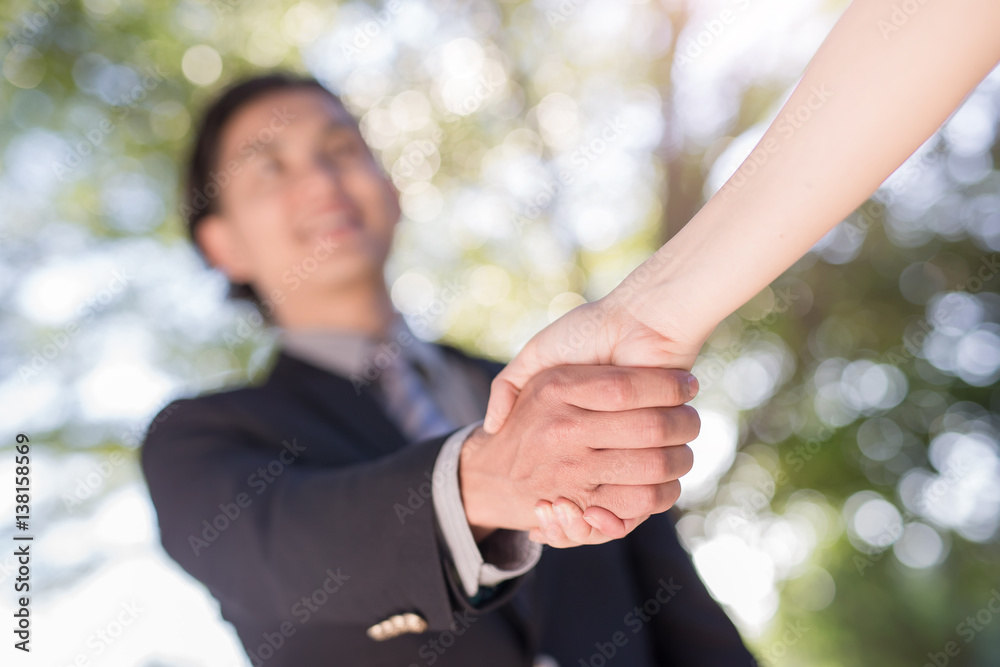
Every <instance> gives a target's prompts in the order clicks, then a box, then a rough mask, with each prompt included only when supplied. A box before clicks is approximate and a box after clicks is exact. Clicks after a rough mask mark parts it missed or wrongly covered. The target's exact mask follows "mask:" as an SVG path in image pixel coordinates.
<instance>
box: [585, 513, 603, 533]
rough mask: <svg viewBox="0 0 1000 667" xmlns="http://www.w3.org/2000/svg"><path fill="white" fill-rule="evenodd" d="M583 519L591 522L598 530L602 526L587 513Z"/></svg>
mask: <svg viewBox="0 0 1000 667" xmlns="http://www.w3.org/2000/svg"><path fill="white" fill-rule="evenodd" d="M583 520H584V521H586V522H587V523H589V524H590V525H591V526H592V527H593V528H596V529H597V530H600V529H601V527H600V526H599V525H598V523H597V521H595V520H594V519H592V518H590V517H589V516H587V515H586V514H584V515H583Z"/></svg>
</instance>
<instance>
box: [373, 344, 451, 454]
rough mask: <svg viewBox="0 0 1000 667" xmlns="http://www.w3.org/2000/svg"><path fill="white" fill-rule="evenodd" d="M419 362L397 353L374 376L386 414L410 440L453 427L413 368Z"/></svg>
mask: <svg viewBox="0 0 1000 667" xmlns="http://www.w3.org/2000/svg"><path fill="white" fill-rule="evenodd" d="M418 363H419V362H417V361H415V360H411V359H409V357H408V355H407V354H405V353H404V354H401V355H399V356H398V357H396V358H395V359H393V360H392V363H390V364H389V365H388V366H386V367H385V369H384V370H383V371H382V375H381V376H380V377H379V379H378V384H379V389H380V390H381V392H382V396H383V398H384V399H385V409H386V412H388V413H389V417H390V418H391V419H392V420H393V421H394V422H395V423H396V425H397V426H398V427H399V428H400V430H401V431H402V432H403V433H404V434H405V435H406V437H407V438H409V439H410V441H411V442H419V441H421V440H427V439H428V438H433V437H434V436H437V435H444V434H445V433H448V432H449V431H453V430H455V428H457V427H456V425H454V424H452V423H451V422H450V421H449V420H448V418H447V417H445V415H444V413H443V412H442V411H441V409H440V408H439V407H438V406H437V404H436V403H435V402H434V399H433V398H432V396H431V392H430V390H429V389H428V388H427V384H426V382H425V381H424V378H423V377H422V374H421V373H420V371H419V370H418V369H417V367H416V365H417V364H418Z"/></svg>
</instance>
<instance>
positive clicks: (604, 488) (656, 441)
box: [459, 300, 703, 547]
mask: <svg viewBox="0 0 1000 667" xmlns="http://www.w3.org/2000/svg"><path fill="white" fill-rule="evenodd" d="M582 327H587V328H588V330H589V331H590V333H591V335H590V336H587V337H586V338H583V339H582V340H583V341H584V342H583V343H582V344H578V345H573V346H567V344H566V341H567V339H569V338H570V337H571V336H572V335H573V333H574V332H578V331H579V330H580V329H581V328H582ZM578 340H581V339H578ZM702 340H703V339H699V340H693V341H685V340H683V339H680V338H679V337H676V336H670V335H664V334H662V333H660V332H659V331H657V330H654V329H653V328H651V327H650V326H647V325H645V324H642V323H640V322H638V321H636V320H635V318H634V317H632V316H631V314H630V313H629V311H628V310H627V309H625V308H624V307H622V306H621V304H620V302H616V301H613V300H612V301H603V302H594V303H591V304H585V305H584V306H581V307H580V308H577V309H575V310H573V311H571V312H570V313H568V314H567V315H566V316H564V317H563V318H561V319H560V320H557V321H556V322H554V323H553V324H552V325H550V326H549V327H547V328H546V329H544V330H543V331H542V332H540V333H539V334H538V335H536V336H535V337H534V338H533V339H532V340H531V341H529V343H528V344H527V345H526V346H525V348H524V349H523V350H522V352H521V353H520V354H519V355H518V357H517V358H516V359H515V360H514V361H513V362H511V364H509V365H508V366H507V368H506V369H505V370H504V371H503V372H502V373H501V374H500V375H499V376H498V377H497V379H496V380H495V381H494V383H493V386H492V392H491V396H490V409H489V412H488V414H487V418H486V422H485V424H484V426H483V427H480V428H478V429H476V430H475V431H474V432H473V433H472V434H471V435H470V436H469V438H468V439H467V440H466V442H465V445H464V446H463V448H462V454H461V459H460V465H459V484H460V487H461V492H462V499H463V504H464V505H465V510H466V517H467V519H468V521H469V525H470V527H471V528H472V533H473V536H474V538H475V539H476V541H477V542H478V541H480V540H482V539H483V538H484V537H486V536H487V535H489V534H490V533H491V532H493V531H494V530H496V529H499V528H506V529H511V530H528V531H530V533H529V537H530V539H532V540H533V541H536V542H543V543H547V544H549V545H551V546H554V547H571V546H577V545H582V544H600V543H603V542H607V541H609V540H612V539H618V538H621V537H624V536H625V535H627V534H628V533H629V532H631V531H632V530H633V529H634V528H635V527H636V526H638V525H639V524H641V523H642V522H643V521H645V520H646V519H647V518H648V517H649V516H651V515H652V514H657V513H660V512H664V511H666V510H668V509H669V508H670V507H672V506H673V504H674V503H675V502H676V500H677V498H678V496H679V495H680V488H681V487H680V482H679V481H678V479H679V478H680V477H681V476H683V475H684V474H686V473H687V472H688V471H690V470H691V467H692V464H693V453H692V451H691V448H690V447H689V446H688V444H687V443H689V442H690V441H691V440H693V439H694V438H695V437H697V435H698V431H699V429H700V425H701V423H700V419H699V417H698V414H697V412H696V411H695V410H694V408H692V407H691V406H689V405H686V403H687V402H688V401H689V400H691V399H692V398H693V397H694V396H695V395H696V394H697V391H698V383H697V380H695V379H694V377H693V376H692V375H691V374H690V373H689V372H688V371H687V369H689V368H690V367H691V365H692V363H693V360H694V357H695V355H696V354H697V351H698V349H700V347H701V342H702Z"/></svg>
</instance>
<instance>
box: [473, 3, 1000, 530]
mask: <svg viewBox="0 0 1000 667" xmlns="http://www.w3.org/2000/svg"><path fill="white" fill-rule="evenodd" d="M898 5H899V3H898V0H855V2H853V3H852V4H851V5H850V7H848V9H847V10H846V11H845V12H844V14H843V16H842V17H841V18H840V20H839V21H838V22H837V24H836V25H835V26H834V28H833V30H832V31H831V32H830V34H829V35H828V36H827V38H826V40H825V41H824V42H823V44H822V46H821V47H820V49H819V51H818V52H817V53H816V55H815V56H814V57H813V59H812V61H811V62H810V63H809V65H808V67H807V68H806V70H805V72H804V74H803V76H802V80H801V81H800V82H799V84H798V86H796V88H795V90H794V91H793V93H792V95H791V97H790V98H789V99H788V101H787V102H786V104H785V106H784V107H783V108H782V110H781V112H780V113H779V114H778V117H777V118H776V119H775V121H774V122H773V123H772V125H771V126H770V127H769V128H768V130H767V132H766V133H765V134H764V136H763V138H762V139H761V141H760V143H759V144H758V146H757V147H756V148H755V150H754V151H753V153H751V156H750V157H749V158H748V159H747V160H746V161H745V162H744V163H743V164H742V165H741V167H740V168H739V169H738V170H737V172H736V173H735V174H734V176H733V177H732V178H731V179H730V180H729V181H728V182H727V183H726V184H725V185H724V186H723V187H722V188H721V189H720V190H719V192H718V193H716V194H715V196H713V197H712V198H711V199H710V200H709V202H708V203H707V204H706V205H705V206H704V207H703V208H702V209H701V210H700V211H699V212H698V213H697V214H696V215H695V216H694V217H693V218H692V219H691V221H690V222H689V223H688V224H687V225H686V226H685V227H684V228H683V229H682V230H681V231H680V232H679V233H678V234H677V235H676V236H675V237H674V238H672V239H671V240H670V241H669V242H668V243H667V244H665V245H664V246H663V247H662V248H661V249H660V250H658V251H657V252H656V253H655V254H654V255H653V256H652V257H651V258H650V259H649V260H647V261H646V262H645V263H644V264H643V265H642V266H640V267H639V268H638V269H636V271H634V272H633V273H632V274H631V275H629V277H628V278H626V279H625V281H623V282H622V284H621V285H619V286H618V287H617V288H615V289H614V290H613V291H612V292H611V293H610V294H609V295H608V296H607V297H605V298H603V299H601V300H600V301H597V302H595V303H592V304H585V305H584V306H581V307H579V308H577V309H575V310H573V311H571V312H570V313H568V314H567V315H566V316H564V317H563V318H561V319H559V320H557V321H556V322H553V323H552V324H551V325H550V326H549V327H547V328H546V329H544V330H542V331H541V332H540V333H539V334H538V335H536V336H535V337H534V338H533V339H532V340H531V341H529V342H528V344H527V345H526V346H525V348H524V349H523V350H522V351H521V353H520V354H518V356H517V358H515V359H514V361H512V362H511V363H510V364H509V365H508V367H507V368H506V369H505V370H504V371H503V372H502V373H501V374H500V375H499V376H498V377H497V378H496V380H495V381H494V383H493V388H492V392H491V397H490V405H489V409H488V412H487V417H486V421H485V424H484V428H485V430H486V431H487V432H490V433H492V432H495V431H496V429H498V428H499V427H500V426H501V425H502V424H503V422H504V421H505V419H506V417H507V415H508V414H509V412H510V409H511V406H512V405H513V403H514V400H515V399H516V397H517V394H518V392H519V391H520V389H521V387H523V386H524V383H525V382H527V380H528V379H529V378H531V377H532V376H533V375H535V374H536V373H538V372H539V371H541V370H543V369H544V368H548V367H550V366H554V365H559V364H572V363H579V364H594V363H598V364H617V365H633V366H661V367H668V368H683V369H690V368H691V366H692V365H693V363H694V360H695V358H696V356H697V354H698V351H699V350H700V348H701V346H702V344H703V343H704V341H705V339H706V338H707V336H708V335H709V334H710V333H711V331H712V329H714V327H715V326H716V325H717V324H718V323H719V322H720V321H722V320H723V319H724V318H725V317H727V316H728V315H729V314H731V313H732V312H733V311H735V310H736V309H737V308H739V307H740V306H741V305H742V304H743V303H745V302H746V301H748V300H749V299H750V298H751V297H753V296H754V295H755V294H757V293H758V292H759V291H760V290H761V289H763V288H764V287H765V286H766V285H768V284H769V283H770V282H771V281H773V280H774V279H775V278H776V277H778V276H779V275H780V274H781V273H782V272H783V271H785V270H786V269H787V268H788V267H789V266H791V265H792V264H793V263H794V262H795V261H796V260H797V259H798V258H800V257H801V256H802V255H804V254H805V253H806V252H807V251H808V250H809V248H810V247H812V245H813V244H814V243H815V242H816V241H818V240H819V239H820V238H821V237H822V236H823V235H824V234H825V233H827V232H828V231H829V230H830V229H832V228H833V227H834V226H835V225H836V224H838V223H839V222H840V221H842V220H843V219H844V218H845V217H847V216H848V215H849V214H850V213H851V212H852V211H853V210H854V209H855V208H857V206H858V205H859V204H860V203H862V202H863V201H864V199H865V198H866V197H868V196H869V195H871V194H872V193H873V192H874V191H875V189H876V188H877V187H878V186H879V185H880V184H881V183H882V182H883V181H884V180H885V179H886V178H887V177H888V176H889V175H890V174H891V173H892V172H893V171H894V170H895V169H896V168H898V167H899V166H900V165H901V164H902V163H903V162H904V161H905V160H906V158H907V157H909V156H910V155H911V154H912V153H913V152H914V151H915V150H916V149H917V148H918V147H919V146H920V145H921V144H922V143H923V142H925V141H926V140H927V139H928V138H929V137H930V135H931V134H932V133H933V132H934V131H935V130H936V129H937V128H939V127H940V126H941V124H942V123H943V122H944V121H945V120H946V119H947V117H948V116H949V115H950V114H951V113H952V112H953V111H954V110H955V109H956V108H957V107H958V106H959V105H960V103H961V101H962V100H963V99H964V97H965V96H966V95H968V93H969V92H970V91H971V90H972V89H973V88H974V87H975V86H976V85H977V84H978V83H979V82H980V81H982V80H983V79H984V78H985V77H986V75H987V74H989V72H990V71H991V70H992V69H993V68H994V67H995V66H996V65H997V62H998V61H1000V2H998V1H997V0H949V1H947V2H945V1H943V0H926V2H924V3H923V4H920V3H919V2H918V3H917V6H918V7H919V9H918V10H917V11H916V12H915V13H914V14H913V15H904V16H906V21H905V22H900V23H901V25H899V26H897V25H895V24H894V23H893V21H892V18H893V11H894V6H898ZM897 27H898V29H895V28H897ZM796 112H798V113H799V116H798V117H796ZM789 114H791V115H790V116H789ZM807 116H808V118H806V117H807ZM793 119H794V121H795V122H794V123H793V122H791V120H793ZM543 505H547V504H546V503H543ZM585 516H586V517H588V518H590V519H594V520H595V521H596V524H595V527H598V528H600V529H601V530H603V532H604V533H605V534H608V535H615V536H618V535H621V534H623V533H624V529H623V527H622V525H621V524H620V522H619V521H618V520H617V518H616V517H615V516H614V515H613V514H612V513H610V512H608V511H607V510H604V509H602V508H595V507H591V508H588V509H587V511H586V513H585ZM536 537H537V535H536Z"/></svg>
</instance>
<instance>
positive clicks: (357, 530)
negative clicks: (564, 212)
mask: <svg viewBox="0 0 1000 667" xmlns="http://www.w3.org/2000/svg"><path fill="white" fill-rule="evenodd" d="M189 186H190V187H189V196H188V201H187V203H186V206H185V213H186V215H187V218H188V224H189V230H190V232H191V235H192V238H193V239H194V240H195V242H196V245H197V247H198V248H199V250H200V251H201V252H202V254H203V256H204V257H205V258H206V259H207V261H208V262H209V263H210V264H211V265H213V266H215V267H217V268H219V269H220V270H221V271H223V272H224V273H225V274H226V276H227V277H228V279H229V280H230V283H231V285H232V286H233V290H232V291H233V293H234V294H235V295H238V296H246V297H248V298H251V299H252V300H254V301H256V302H257V303H258V305H259V306H260V307H261V310H262V312H263V313H264V314H265V315H266V316H268V318H269V319H270V320H271V322H272V323H273V324H275V325H276V326H277V327H278V328H279V332H280V348H279V352H278V354H277V357H276V359H275V361H274V364H273V366H272V369H271V372H270V375H269V376H268V377H267V378H266V380H265V381H264V382H262V383H259V384H256V385H254V386H250V387H245V388H241V389H236V390H231V391H223V392H217V393H214V394H209V395H204V396H201V397H198V398H194V399H183V400H178V401H175V402H173V403H171V404H170V405H168V406H167V407H166V408H164V410H163V411H161V413H160V414H159V415H157V417H156V418H155V419H154V420H153V422H152V423H151V425H150V429H149V431H148V433H147V436H146V440H145V443H144V445H143V448H142V465H143V471H144V473H145V475H146V478H147V482H148V484H149V488H150V494H151V496H152V498H153V502H154V504H155V506H156V509H157V514H158V518H159V524H160V531H161V539H162V542H163V546H164V548H165V549H166V550H167V552H168V553H169V554H170V555H171V556H172V557H173V558H174V559H175V560H176V561H177V562H178V563H180V564H181V565H182V566H183V567H184V568H185V569H186V570H187V571H188V572H189V573H190V574H191V575H193V576H194V577H195V578H197V579H198V580H200V581H201V582H203V583H204V584H205V585H206V586H207V587H208V589H209V590H210V591H211V592H212V594H213V595H214V596H215V597H216V598H217V599H218V600H219V602H220V605H221V611H222V615H223V616H224V617H225V618H226V619H227V620H229V621H230V622H232V623H233V625H234V626H235V627H236V629H237V631H238V633H239V636H240V638H241V640H242V641H243V644H244V646H245V648H246V650H247V652H248V655H249V656H250V659H251V662H252V663H253V664H254V665H276V666H284V665H296V666H308V665H332V664H343V665H386V666H389V665H392V666H396V665H402V666H404V667H407V666H410V665H442V666H448V665H477V666H479V665H487V666H490V665H496V666H498V667H499V666H508V665H531V664H537V665H548V666H551V665H564V666H568V665H573V666H574V667H575V666H576V665H579V664H584V665H598V664H605V662H607V661H609V660H611V659H612V658H614V659H616V660H617V662H618V664H622V665H630V666H634V667H642V666H644V665H666V664H676V665H681V664H683V665H698V664H704V665H730V664H733V665H735V664H740V665H748V664H753V659H752V658H751V656H750V654H749V653H748V652H747V651H746V649H745V648H744V647H743V644H742V642H741V640H740V638H739V635H738V634H737V633H736V631H735V628H734V627H733V626H732V624H731V623H730V621H729V620H728V618H726V616H725V614H723V613H722V611H721V609H719V607H718V606H717V605H716V604H715V603H714V602H713V601H712V600H711V598H710V597H709V596H708V594H707V592H706V591H705V589H704V587H703V586H702V584H701V583H700V581H699V580H698V579H697V576H696V574H695V572H694V570H693V568H692V566H691V563H690V560H689V559H688V558H687V555H686V553H685V552H684V551H683V549H682V548H681V547H680V545H679V544H678V542H677V538H676V535H675V533H674V529H673V526H672V524H671V522H670V520H669V519H668V518H667V517H666V515H664V514H661V513H662V512H664V511H665V510H667V509H668V508H669V507H670V506H672V504H673V502H674V501H675V500H676V498H677V494H678V492H679V486H678V483H677V478H678V477H680V476H681V475H683V474H684V473H686V472H687V471H688V470H689V469H690V467H691V451H690V448H688V447H687V445H686V444H684V443H686V442H688V441H690V440H691V439H692V438H694V437H695V435H696V434H697V431H698V426H699V424H698V419H697V415H696V414H695V413H694V411H693V410H692V409H691V408H690V407H688V406H686V405H684V403H685V402H686V401H687V400H689V398H690V397H691V396H693V394H694V391H695V390H696V385H692V384H691V382H690V378H689V376H688V375H687V374H686V373H683V372H680V371H668V370H662V369H651V368H645V369H624V368H617V367H611V366H602V367H584V366H577V367H565V368H558V369H553V370H552V371H550V372H547V373H545V374H542V375H540V376H539V377H538V378H536V379H535V380H533V381H532V382H531V383H530V384H529V385H528V386H526V387H525V390H524V391H523V392H522V394H521V396H520V397H519V399H518V401H517V404H516V405H515V407H514V411H513V412H512V414H511V418H510V420H509V423H508V424H506V425H505V426H504V428H503V429H502V430H501V431H500V432H498V433H497V434H495V435H493V436H488V435H486V434H485V433H484V432H483V431H482V428H481V426H480V425H479V420H481V418H482V416H483V413H484V411H485V406H486V402H487V399H488V393H489V384H490V381H491V379H492V377H493V376H495V374H496V373H497V372H499V370H500V366H499V365H498V364H495V363H492V362H488V361H485V360H482V359H476V358H472V357H469V356H466V355H465V354H463V353H461V352H459V351H458V350H456V349H453V348H450V347H446V346H439V345H430V344H427V343H424V342H422V341H419V340H418V339H416V338H415V337H414V336H413V335H412V334H411V333H410V332H409V331H408V329H407V328H406V325H405V323H404V322H403V320H402V318H401V317H400V316H399V315H398V314H396V313H395V312H394V310H393V308H392V304H391V301H390V299H389V296H388V293H387V290H386V285H385V282H384V277H383V269H384V264H385V261H386V258H387V256H388V253H389V249H390V245H391V241H392V237H393V230H394V227H395V224H396V222H397V221H398V219H399V215H400V210H399V203H398V198H397V194H396V192H395V190H394V189H393V187H392V186H391V183H390V182H389V180H388V179H387V177H386V176H385V174H384V173H383V172H382V170H381V169H380V168H379V167H378V164H377V162H376V160H375V158H374V156H373V155H372V154H371V152H370V150H369V149H368V147H367V146H366V145H365V143H364V141H363V139H362V137H361V134H360V132H359V129H358V126H357V123H356V122H355V120H354V119H353V118H352V117H351V115H350V114H349V113H348V112H347V110H346V109H345V108H344V107H343V105H342V104H341V103H340V101H339V99H338V98H337V97H336V96H334V95H333V94H332V93H330V92H329V91H327V90H326V89H325V88H323V87H322V86H320V85H319V84H318V83H317V82H315V81H314V80H311V79H295V78H291V77H287V76H284V75H272V76H267V77H261V78H257V79H251V80H249V81H245V82H243V83H242V84H239V85H237V86H234V87H232V88H230V89H229V90H228V91H227V92H226V93H225V94H223V95H222V96H221V97H220V99H219V100H217V101H216V102H215V103H214V104H213V105H212V107H211V108H210V109H209V111H208V112H207V114H206V116H205V119H204V121H203V123H202V125H201V127H200V130H199V135H198V138H197V142H196V145H195V149H194V152H193V155H192V160H191V165H190V178H189ZM558 497H564V498H569V499H571V500H573V501H577V502H578V503H579V505H580V506H583V507H587V506H595V507H600V508H605V509H607V510H609V511H610V512H613V513H614V514H615V515H617V516H618V517H621V518H622V519H623V520H624V523H625V527H626V529H627V530H630V531H631V532H630V533H629V534H628V535H627V536H626V537H625V538H624V539H621V540H617V541H608V538H607V537H606V536H605V535H604V533H603V532H602V531H599V530H597V528H591V527H590V526H588V525H587V524H586V523H584V522H583V521H582V517H580V516H579V515H568V516H565V517H560V518H564V519H565V520H566V522H565V523H564V524H556V523H555V522H549V521H548V519H550V518H551V517H547V516H542V517H538V516H536V514H535V512H534V511H533V508H534V505H535V503H536V502H537V501H538V500H539V499H542V498H544V499H548V500H552V499H554V498H558ZM651 515H652V516H651ZM543 519H545V520H546V523H552V525H547V526H546V532H545V534H546V536H547V537H548V538H549V539H548V541H550V542H551V543H554V544H559V545H561V546H569V545H574V544H578V545H586V546H579V547H578V548H574V549H549V550H547V551H546V552H545V553H542V548H541V545H540V544H537V543H534V542H531V541H529V540H528V539H527V536H528V533H527V531H528V530H529V529H532V528H539V527H540V525H539V522H540V521H541V520H543ZM647 519H648V520H647Z"/></svg>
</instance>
